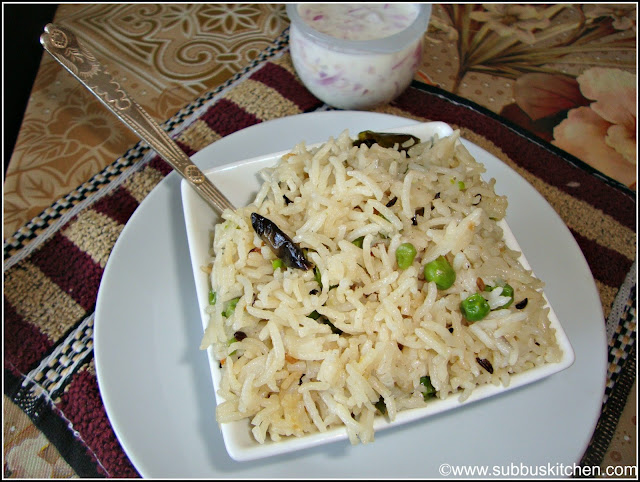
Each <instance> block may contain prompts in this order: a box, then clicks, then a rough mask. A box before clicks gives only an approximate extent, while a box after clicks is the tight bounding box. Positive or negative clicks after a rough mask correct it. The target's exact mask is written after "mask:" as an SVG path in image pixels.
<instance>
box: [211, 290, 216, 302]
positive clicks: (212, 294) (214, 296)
mask: <svg viewBox="0 0 640 482" xmlns="http://www.w3.org/2000/svg"><path fill="white" fill-rule="evenodd" d="M216 298H217V294H216V292H215V291H213V290H210V291H209V304H210V305H215V304H216Z"/></svg>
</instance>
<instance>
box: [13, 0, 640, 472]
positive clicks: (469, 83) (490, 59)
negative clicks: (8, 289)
mask: <svg viewBox="0 0 640 482" xmlns="http://www.w3.org/2000/svg"><path fill="white" fill-rule="evenodd" d="M55 21H56V22H58V23H61V24H63V25H66V26H68V27H70V28H72V29H74V30H75V31H76V32H77V33H78V35H79V36H80V37H81V38H83V39H85V42H86V44H87V45H88V46H89V47H90V48H91V49H92V50H93V51H94V52H95V53H96V54H97V55H98V56H99V57H100V58H101V60H103V61H104V62H105V63H106V64H107V65H108V66H109V67H110V70H111V72H112V73H113V74H114V75H115V76H116V77H118V78H119V79H120V80H121V81H122V83H123V86H124V88H125V89H126V90H127V91H128V92H130V93H131V94H132V96H133V97H134V98H136V99H137V100H138V101H139V102H140V103H141V104H142V105H143V106H144V107H145V109H147V110H148V111H149V112H150V113H151V114H152V115H153V116H154V117H155V118H156V119H158V120H160V121H164V120H166V119H169V118H171V117H172V116H174V115H175V114H176V112H178V111H179V110H180V109H181V108H183V107H184V106H186V105H188V104H189V103H190V102H192V101H193V100H194V99H196V98H198V97H200V96H202V95H203V94H204V93H205V92H209V91H213V90H215V89H216V88H220V86H229V87H232V86H233V85H234V84H233V82H234V80H237V78H236V77H234V76H237V75H239V74H241V73H242V72H243V69H245V68H246V67H247V66H248V65H250V64H251V63H252V62H254V61H255V60H256V59H258V58H259V57H260V55H261V53H262V52H263V51H265V49H267V48H269V47H271V46H272V45H273V43H274V41H275V40H276V39H278V38H279V37H280V34H281V33H282V32H283V31H285V30H286V28H287V26H288V20H287V18H286V14H285V12H284V6H283V5H280V4H251V5H243V4H155V5H154V4H140V5H136V4H129V5H128V4H93V5H92V4H75V5H60V6H59V8H58V11H57V14H56V18H55ZM636 24H637V11H636V6H635V4H623V5H613V4H606V5H604V4H603V5H599V4H589V5H568V4H567V5H535V6H521V5H501V4H490V5H463V4H456V5H434V12H433V16H432V20H431V25H430V28H429V31H428V32H427V34H426V38H425V45H426V49H425V53H424V58H423V64H422V67H421V69H420V70H419V72H418V74H417V75H416V81H418V82H422V83H424V84H427V85H429V86H433V87H434V88H436V89H442V90H443V91H446V92H450V93H452V94H456V95H457V96H460V97H461V98H464V99H467V100H469V101H472V102H474V103H476V104H478V105H480V106H483V107H484V108H486V109H488V110H489V111H491V112H493V113H495V114H497V115H499V116H501V118H504V119H507V120H508V121H510V122H512V123H514V124H515V125H518V126H520V127H522V128H524V129H526V130H527V131H529V132H531V133H533V134H535V135H536V136H538V137H539V138H540V139H543V140H544V141H546V142H549V143H550V144H552V145H555V146H556V147H558V148H560V149H563V150H564V151H566V152H568V153H569V154H572V155H573V156H575V157H576V158H577V159H579V160H580V161H582V162H583V163H584V166H583V168H584V169H586V170H587V171H588V172H592V173H593V174H594V175H596V176H597V177H600V178H602V179H604V180H605V181H606V182H607V183H609V184H610V185H612V186H617V187H618V188H619V189H621V191H622V192H628V193H632V194H631V195H633V196H635V193H634V191H635V189H636V182H637V169H636V150H637V149H636V110H637V91H636V68H637V65H636ZM230 82H231V83H230ZM215 140H216V136H215V135H211V136H210V137H208V138H207V139H200V140H199V141H198V142H199V144H198V146H199V148H202V147H204V146H205V145H206V144H207V143H210V142H212V141H215ZM137 142H138V140H137V139H136V138H135V137H134V136H133V135H132V134H130V133H129V131H127V130H126V128H124V127H122V126H121V125H120V124H119V123H118V121H116V120H115V119H114V118H112V117H111V114H109V113H107V112H106V111H105V110H104V109H103V108H102V106H101V105H100V104H99V103H98V102H97V101H95V100H93V99H92V98H90V97H89V95H88V94H86V93H85V92H83V90H82V87H80V86H79V84H77V83H76V82H75V81H74V80H73V79H71V77H70V76H68V74H67V73H66V72H63V71H62V70H61V69H60V68H59V67H58V66H57V64H55V62H54V61H53V60H52V59H50V58H49V57H48V56H43V59H42V63H41V67H40V71H39V73H38V77H37V79H36V81H35V84H34V88H33V92H32V95H31V99H30V102H29V105H28V107H27V111H26V114H25V118H24V121H23V124H22V128H21V132H20V136H19V138H18V142H17V145H16V148H15V150H14V153H13V156H12V157H11V161H10V164H9V169H8V171H7V173H6V178H5V182H4V217H3V223H4V233H5V261H6V259H7V256H9V257H10V256H11V255H12V254H11V253H12V251H11V250H12V248H11V246H13V245H21V243H24V242H28V240H29V236H32V237H33V236H37V235H38V230H37V229H36V228H34V226H36V227H37V225H38V222H39V220H41V219H47V217H48V216H51V213H52V206H54V205H56V202H57V201H58V200H60V199H62V198H63V197H65V196H67V195H68V194H69V193H72V192H74V190H76V188H78V186H81V185H83V183H85V182H86V181H87V180H88V179H90V178H92V176H93V175H94V174H96V173H99V172H101V171H103V169H105V168H107V167H108V166H110V165H111V164H112V163H113V162H114V161H115V160H116V159H118V158H120V157H121V156H122V155H123V154H124V153H125V152H127V151H128V150H129V149H130V148H131V147H132V146H134V145H135V144H136V143H137ZM196 150H197V149H196ZM14 233H15V234H14ZM29 233H30V234H29ZM25 239H26V240H27V241H25ZM16 240H19V242H18V241H16ZM12 243H13V244H12ZM16 243H17V244H16ZM631 250H632V251H633V252H635V246H634V247H631ZM7 253H8V254H7ZM633 261H634V266H635V260H633ZM634 290H635V283H634ZM599 291H600V294H601V298H602V301H603V308H604V311H605V315H607V316H608V315H610V312H611V307H612V306H613V305H614V299H615V296H616V294H617V293H618V290H616V289H614V288H611V287H608V286H604V285H599ZM5 299H6V298H5ZM94 301H95V300H94ZM625 313H626V314H627V316H629V317H630V318H629V321H628V323H627V324H626V325H625V326H626V327H627V328H628V329H629V332H628V333H623V334H621V337H622V338H624V337H626V341H625V340H623V342H622V343H623V344H624V346H625V348H627V349H628V347H629V346H630V347H631V348H632V351H633V352H634V351H635V323H636V322H635V320H636V318H635V297H634V298H633V305H632V306H629V307H628V309H627V310H626V312H625ZM5 315H7V312H5ZM7 318H8V319H10V318H11V317H10V316H7ZM7 323H8V322H7V321H5V336H9V335H11V334H12V333H13V332H11V329H12V326H8V325H7ZM8 328H9V331H7V330H8ZM610 354H611V355H610V356H611V357H612V359H610V362H612V364H611V370H616V369H618V368H619V367H620V366H622V365H621V364H619V363H618V361H620V360H623V361H627V357H628V356H630V355H629V353H628V352H627V351H625V350H622V351H621V352H616V347H615V346H611V347H610ZM89 356H90V355H89ZM613 361H615V363H613ZM9 362H11V360H9ZM34 362H37V360H35V359H34ZM629 362H630V363H631V362H632V363H633V365H634V366H635V353H634V354H633V357H631V359H630V361H629ZM7 363H8V357H7V353H6V352H5V373H6V370H7V369H8V366H7ZM92 371H93V365H92V362H91V361H88V362H87V363H86V364H85V365H84V367H83V370H82V373H80V374H79V375H78V376H79V377H82V376H87V377H91V376H92ZM631 383H632V384H633V388H631V390H627V393H622V394H618V395H617V396H618V397H620V399H621V400H620V401H619V402H617V403H618V405H619V407H617V408H616V410H614V412H615V413H614V414H613V415H611V414H609V417H608V418H606V423H604V422H603V426H601V427H599V430H600V431H601V433H604V434H605V436H604V437H600V440H601V445H602V446H601V447H600V448H599V449H598V450H596V451H594V452H593V453H597V454H598V455H595V456H594V459H593V460H592V462H596V463H598V464H602V465H603V466H607V465H609V466H623V465H637V456H636V396H635V378H634V379H633V380H632V381H631ZM6 387H7V385H6V384H5V396H4V409H3V410H4V413H3V415H4V416H3V420H4V447H3V448H4V454H5V457H4V472H5V476H8V477H74V476H78V475H79V474H86V473H87V472H85V471H84V470H85V469H86V468H87V467H86V464H87V462H86V459H85V457H84V455H83V456H78V454H77V453H74V452H73V450H67V449H68V447H65V446H64V444H61V443H59V440H60V439H58V440H56V443H52V441H51V440H49V439H48V438H47V437H46V436H45V435H44V434H43V432H42V431H41V430H39V428H38V427H37V426H36V425H34V423H33V421H32V420H31V419H30V418H29V417H28V416H27V415H26V414H25V413H24V412H23V410H21V408H19V407H18V406H17V405H16V404H15V403H14V402H15V400H14V398H13V397H12V396H11V395H12V394H8V393H7V390H6ZM96 400H99V397H98V398H97V399H96ZM96 403H98V402H97V401H96ZM603 420H604V419H603ZM607 424H608V425H607ZM605 425H607V426H605ZM610 425H612V426H610ZM123 463H124V462H123ZM125 465H126V464H125ZM89 473H90V472H89ZM120 474H121V475H122V474H129V475H132V476H135V475H136V474H135V472H134V471H131V472H127V470H123V471H122V472H120ZM99 475H104V473H99Z"/></svg>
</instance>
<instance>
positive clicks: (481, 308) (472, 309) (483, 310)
mask: <svg viewBox="0 0 640 482" xmlns="http://www.w3.org/2000/svg"><path fill="white" fill-rule="evenodd" d="M460 311H462V314H463V315H464V317H465V318H466V319H467V320H469V321H480V320H481V319H483V318H484V317H485V316H487V315H488V314H489V312H490V311H491V307H490V306H489V303H488V302H487V300H485V299H484V297H483V296H482V295H481V294H480V293H476V294H474V295H471V296H469V297H468V298H466V299H464V300H462V302H461V303H460Z"/></svg>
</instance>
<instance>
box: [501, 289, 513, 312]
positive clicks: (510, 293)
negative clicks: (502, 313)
mask: <svg viewBox="0 0 640 482" xmlns="http://www.w3.org/2000/svg"><path fill="white" fill-rule="evenodd" d="M500 296H508V297H509V298H511V299H510V300H509V301H507V303H506V304H504V305H502V306H501V307H500V308H508V307H509V306H511V303H513V286H511V285H510V284H505V285H504V286H503V287H502V293H500Z"/></svg>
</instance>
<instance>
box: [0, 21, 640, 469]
mask: <svg viewBox="0 0 640 482" xmlns="http://www.w3.org/2000/svg"><path fill="white" fill-rule="evenodd" d="M327 109H328V107H327V106H326V105H324V104H323V103H322V102H320V101H319V100H318V99H316V98H315V97H313V96H312V95H311V94H310V93H309V92H308V91H307V90H306V89H305V88H304V87H303V86H302V84H301V83H300V81H299V79H298V78H297V76H296V74H295V71H294V68H293V66H292V64H291V59H290V57H289V53H288V37H287V32H286V31H285V32H284V33H283V35H282V36H281V37H280V38H279V39H278V41H277V42H276V43H275V44H274V45H273V46H272V47H271V48H270V49H268V50H266V51H265V52H263V54H262V55H261V56H260V57H259V58H258V59H256V61H255V62H254V63H253V64H252V65H250V66H248V67H247V68H246V69H245V70H243V71H242V72H240V73H239V74H238V75H236V76H235V77H234V78H232V79H231V80H230V81H229V82H227V83H226V84H225V85H223V86H221V87H220V88H218V89H216V90H215V91H213V92H210V93H207V94H206V95H204V96H203V97H201V98H199V99H197V100H196V101H194V102H193V103H192V104H190V105H189V106H187V107H186V108H185V109H183V110H182V111H180V112H178V113H177V114H176V115H175V116H174V117H173V118H171V119H170V120H169V121H167V123H166V124H165V128H166V130H167V131H168V132H169V133H170V135H171V136H172V137H173V138H174V139H176V141H177V142H178V143H179V145H180V146H181V147H182V148H183V149H184V151H185V152H186V153H187V154H189V155H191V154H194V153H195V152H197V151H199V150H201V149H202V148H204V147H206V146H207V145H209V144H211V143H212V142H215V141H216V140H218V139H220V138H222V137H224V136H226V135H229V134H231V133H233V132H236V131H238V130H240V129H243V128H246V127H249V126H251V125H255V124H258V123H260V122H264V121H267V120H271V119H276V118H280V117H285V116H290V115H295V114H300V113H303V112H312V111H319V110H327ZM376 111H377V112H382V113H387V114H393V115H398V116H403V117H406V118H411V119H416V120H422V121H427V120H441V121H444V122H447V123H449V124H450V125H452V126H453V127H454V128H459V129H460V130H461V131H462V135H463V137H465V138H466V139H468V140H470V141H472V142H474V143H475V144H477V145H479V146H481V147H483V148H484V149H485V150H487V151H489V152H491V153H492V154H494V155H495V156H497V157H498V158H499V159H501V160H502V161H504V162H505V163H507V164H508V165H509V166H510V167H512V168H513V169H515V170H516V171H517V172H518V173H519V174H520V175H522V176H523V177H524V178H525V179H526V180H527V181H529V182H530V183H531V184H532V185H533V186H534V187H535V188H536V189H537V190H538V191H539V192H540V193H541V194H542V195H543V196H544V197H545V199H546V200H547V201H548V202H549V203H550V204H551V206H552V207H553V208H554V209H555V210H556V212H558V214H559V215H560V216H561V217H562V219H563V220H564V222H565V223H566V224H567V226H568V227H569V229H570V231H571V233H572V234H573V236H574V237H575V239H576V241H577V243H578V245H579V246H580V248H581V249H582V252H583V253H584V255H585V258H586V259H587V262H588V264H589V267H590V268H591V271H592V273H593V276H594V278H595V280H596V284H597V288H598V292H599V294H600V299H601V302H602V305H603V310H604V313H605V317H606V320H603V323H606V324H607V334H608V335H609V363H610V367H609V375H608V380H607V386H606V391H605V393H604V394H603V410H602V416H601V419H600V422H599V423H598V426H597V428H596V431H595V434H594V437H593V440H592V443H591V444H590V446H589V448H588V450H587V451H586V453H585V455H584V458H583V463H584V464H586V465H598V464H599V463H600V462H601V461H602V457H603V456H604V453H605V451H606V449H607V447H608V445H609V443H610V441H611V437H612V436H613V432H614V431H615V427H616V424H617V421H618V419H619V417H620V413H621V411H622V409H623V408H624V403H625V401H626V398H627V396H628V393H629V390H630V388H631V386H632V384H633V381H634V380H635V338H636V325H635V323H636V322H635V320H636V316H635V285H636V265H635V258H636V257H635V253H636V214H635V213H636V202H635V194H634V193H632V192H631V191H629V190H628V189H626V188H625V187H624V186H621V185H619V184H618V183H616V182H615V181H612V180H610V179H608V178H605V177H603V176H602V175H600V174H598V173H596V172H594V171H593V170H591V169H589V168H588V167H587V166H585V165H584V164H583V163H582V162H581V161H579V160H577V159H576V158H573V157H571V156H569V155H567V154H565V153H564V152H563V151H560V150H559V149H557V148H555V147H554V146H552V145H550V144H548V143H546V142H544V141H541V140H539V139H537V138H535V137H533V136H531V135H529V134H528V133H527V132H525V131H523V130H522V129H520V128H518V127H517V126H515V125H511V124H509V123H507V122H506V121H504V120H503V119H501V118H499V117H498V116H496V115H495V114H493V113H492V112H490V111H488V110H487V109H484V108H482V107H480V106H478V105H475V104H473V103H471V102H468V101H465V100H464V99H462V98H459V97H456V96H453V95H451V94H449V93H447V92H445V91H442V90H440V89H438V88H435V87H429V86H425V85H423V84H418V83H414V84H412V86H411V87H410V88H409V89H408V90H407V91H406V92H405V93H404V94H403V95H402V96H401V97H399V98H398V99H397V100H396V101H394V102H393V103H391V104H389V105H386V106H383V107H380V108H378V109H376ZM169 172H171V168H170V167H169V166H168V165H167V164H166V163H165V162H164V161H162V160H161V159H160V158H158V157H157V156H156V155H155V154H154V153H153V152H151V151H149V150H148V148H147V147H146V146H145V145H144V144H142V143H140V144H138V145H136V146H135V147H134V148H132V149H131V150H130V151H128V152H127V153H126V154H125V155H124V156H123V157H122V158H120V159H118V160H116V161H115V162H114V163H113V164H112V165H110V166H109V167H107V168H106V169H105V170H103V171H102V172H100V173H98V174H96V175H95V176H94V177H93V178H91V179H90V180H88V181H87V182H86V183H84V184H83V185H82V186H79V187H78V188H77V189H76V190H74V191H73V192H71V193H69V194H68V195H67V196H65V197H64V198H63V199H60V200H58V201H57V202H56V203H54V204H53V205H52V206H50V207H49V208H48V209H46V210H45V211H44V212H43V213H41V214H40V215H39V216H37V217H36V218H34V219H33V220H32V221H30V222H29V223H27V224H26V225H25V226H23V228H21V229H20V230H19V231H18V232H16V233H15V234H14V235H13V236H11V237H10V238H8V239H6V240H5V244H4V260H5V268H4V274H5V279H4V307H5V311H4V316H5V322H4V330H5V331H4V334H5V384H4V391H5V392H4V393H5V395H6V396H8V397H9V398H10V399H11V400H12V401H13V402H14V403H15V404H16V405H18V406H19V407H20V408H21V409H22V410H23V411H24V412H25V413H26V414H27V415H28V416H29V417H30V419H31V420H32V421H33V423H34V424H35V426H36V427H37V428H38V429H40V430H41V431H42V432H43V433H44V434H45V435H46V436H47V437H48V438H49V440H50V441H51V442H52V443H53V444H54V445H55V446H56V447H57V448H58V450H59V451H60V454H61V455H62V457H64V458H65V460H66V461H67V462H68V463H69V464H70V465H71V466H72V468H73V469H74V470H75V471H76V473H77V474H78V475H80V476H87V477H89V476H111V477H136V476H138V474H137V472H136V470H135V468H134V467H133V465H132V464H131V463H130V461H129V460H128V458H127V456H126V455H125V453H124V452H123V450H122V448H121V447H120V445H119V443H118V440H117V439H116V437H115V435H114V432H113V430H112V428H111V425H110V423H109V420H108V418H107V415H106V413H105V410H104V407H103V405H102V401H101V398H100V394H99V391H98V384H97V380H96V374H95V369H94V363H93V351H92V346H93V315H94V310H95V306H96V298H97V294H98V287H99V284H100V280H101V277H102V274H103V272H104V269H105V265H106V263H107V260H108V257H109V254H110V252H111V249H112V248H113V246H114V244H115V242H116V240H117V239H118V236H119V235H120V233H121V232H122V229H123V228H124V225H125V224H126V222H127V221H128V219H129V218H130V216H131V215H132V213H133V212H134V211H135V209H136V208H137V207H138V206H139V205H140V203H141V202H142V201H143V200H144V199H145V197H146V196H147V195H148V194H149V192H151V190H152V189H153V188H154V187H155V186H156V185H157V184H158V183H159V182H160V181H161V180H162V179H163V178H164V177H165V176H166V175H167V174H168V173H169Z"/></svg>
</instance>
